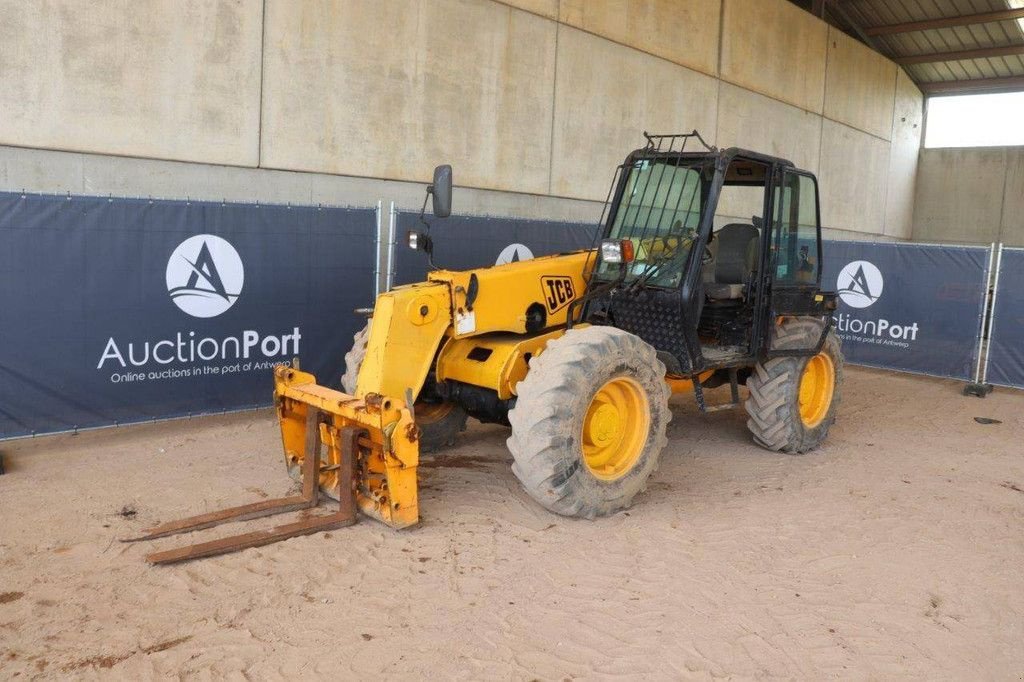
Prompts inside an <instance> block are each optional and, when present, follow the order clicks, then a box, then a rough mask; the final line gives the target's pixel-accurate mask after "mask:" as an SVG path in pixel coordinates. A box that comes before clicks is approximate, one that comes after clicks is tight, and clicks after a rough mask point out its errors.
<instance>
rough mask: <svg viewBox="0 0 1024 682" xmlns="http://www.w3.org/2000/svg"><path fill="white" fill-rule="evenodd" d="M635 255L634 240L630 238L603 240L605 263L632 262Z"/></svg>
mask: <svg viewBox="0 0 1024 682" xmlns="http://www.w3.org/2000/svg"><path fill="white" fill-rule="evenodd" d="M633 257H634V254H633V242H631V241H630V240H628V239H622V240H619V239H605V240H604V241H603V242H601V260H603V261H604V262H605V263H632V262H633Z"/></svg>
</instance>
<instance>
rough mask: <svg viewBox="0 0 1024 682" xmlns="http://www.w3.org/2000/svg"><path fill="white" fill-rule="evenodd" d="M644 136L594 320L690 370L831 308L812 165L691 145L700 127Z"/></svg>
mask: <svg viewBox="0 0 1024 682" xmlns="http://www.w3.org/2000/svg"><path fill="white" fill-rule="evenodd" d="M647 138H648V145H647V146H646V147H645V148H643V149H638V150H636V151H634V152H633V153H632V154H630V155H629V156H628V157H627V159H626V161H625V162H624V163H623V165H622V166H620V168H619V173H618V174H617V176H616V179H615V181H614V184H613V189H612V192H611V194H610V196H611V201H610V203H609V206H608V209H607V216H606V219H605V221H604V229H603V231H602V233H603V241H602V243H601V248H600V249H599V250H598V254H599V255H598V261H597V263H596V264H595V267H594V271H593V276H592V279H591V284H590V289H589V291H588V297H587V298H588V299H589V301H588V302H587V304H586V313H585V316H586V317H587V318H588V319H592V321H594V322H597V323H602V324H612V325H614V326H616V327H619V328H621V329H624V330H626V331H629V332H631V333H633V334H636V335H637V336H639V337H640V338H642V339H643V340H645V341H646V342H647V343H649V344H651V345H652V346H654V348H655V350H656V351H658V355H659V358H660V359H662V361H663V362H665V365H666V367H667V368H668V371H669V373H670V374H672V375H676V376H684V377H685V376H693V375H696V374H700V373H702V372H705V371H708V370H728V369H729V368H746V367H750V366H751V365H753V364H754V362H756V361H758V360H761V359H764V358H765V357H768V356H770V354H771V353H772V349H771V345H772V335H773V329H774V327H775V326H776V322H777V320H779V319H780V318H781V317H782V316H785V315H820V316H822V317H823V318H824V317H825V316H827V315H828V306H829V305H830V303H831V301H832V300H833V298H834V297H832V296H831V295H828V294H823V293H822V292H820V290H819V287H820V277H821V273H820V268H819V263H820V261H821V234H820V227H819V223H820V220H819V211H818V192H817V182H816V180H815V178H814V176H813V175H811V174H810V173H808V172H806V171H801V170H798V169H797V168H795V167H794V166H793V164H792V163H791V162H789V161H787V160H785V159H780V158H777V157H772V156H768V155H764V154H759V153H756V152H752V151H748V150H742V149H737V148H731V149H726V150H718V149H716V148H713V147H710V146H707V145H705V149H704V150H701V151H686V146H687V145H686V143H687V142H689V141H691V140H692V139H693V138H696V140H698V141H700V142H701V143H703V140H701V139H700V137H699V135H697V134H696V133H695V132H694V133H691V134H686V135H671V136H647ZM680 139H681V140H682V143H683V144H682V147H681V148H680V149H674V145H675V144H676V143H677V141H678V140H680ZM666 143H667V146H668V149H667V150H665V149H664V146H665V145H666ZM822 336H823V338H824V334H823V335H822ZM810 350H812V349H808V352H809V351H810ZM742 371H748V370H742ZM725 373H726V372H723V373H722V376H724V375H725Z"/></svg>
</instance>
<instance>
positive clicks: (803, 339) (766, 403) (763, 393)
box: [745, 318, 843, 454]
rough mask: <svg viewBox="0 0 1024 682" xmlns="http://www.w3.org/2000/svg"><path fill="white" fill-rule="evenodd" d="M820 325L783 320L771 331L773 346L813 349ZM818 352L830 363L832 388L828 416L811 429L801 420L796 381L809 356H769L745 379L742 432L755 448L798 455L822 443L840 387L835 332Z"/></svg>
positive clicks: (811, 321) (840, 364)
mask: <svg viewBox="0 0 1024 682" xmlns="http://www.w3.org/2000/svg"><path fill="white" fill-rule="evenodd" d="M823 324H824V323H823V322H821V321H820V320H816V319H808V318H793V319H791V320H788V321H786V322H785V323H783V324H782V325H781V326H780V327H777V328H776V339H775V341H774V345H773V348H776V349H779V350H783V349H787V348H791V349H794V348H813V347H814V345H815V344H817V342H818V339H819V338H821V330H822V326H823ZM821 352H822V353H823V354H826V355H827V356H828V358H829V359H830V360H831V362H832V367H833V368H834V387H833V391H832V400H831V403H830V404H829V406H828V411H827V413H826V414H825V416H824V417H823V418H822V419H821V421H820V422H818V423H817V424H815V425H813V426H808V425H806V424H805V423H804V420H803V419H802V418H801V416H800V381H801V378H802V377H803V374H804V369H805V368H806V367H807V365H808V363H809V362H811V360H812V359H813V358H806V357H789V358H774V359H772V360H768V361H767V362H764V363H758V364H757V365H756V366H755V367H754V371H753V373H752V374H751V375H750V378H749V379H747V388H748V389H749V391H750V395H749V397H748V398H747V402H746V405H745V407H746V410H747V414H748V415H749V417H750V418H749V419H748V420H747V428H748V429H750V432H751V433H752V434H753V435H754V440H755V441H756V442H757V443H758V444H759V445H761V446H763V447H765V448H767V449H769V450H774V451H776V452H786V453H789V454H802V453H805V452H809V451H810V450H814V449H815V448H817V447H818V446H819V445H821V444H822V443H823V442H824V441H825V438H826V437H827V436H828V430H829V428H830V427H831V426H832V424H833V422H835V419H836V410H837V409H838V408H839V402H840V398H841V396H842V385H843V353H842V349H841V347H840V344H839V339H838V337H836V335H835V332H834V331H830V332H829V334H828V336H827V337H826V339H825V344H824V346H823V347H822V349H821ZM822 404H824V403H822Z"/></svg>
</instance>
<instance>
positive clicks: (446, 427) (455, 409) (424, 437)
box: [341, 320, 466, 452]
mask: <svg viewBox="0 0 1024 682" xmlns="http://www.w3.org/2000/svg"><path fill="white" fill-rule="evenodd" d="M369 340H370V320H367V322H366V326H365V327H363V328H362V329H361V330H359V331H358V332H356V335H355V336H354V337H352V348H351V350H349V352H348V353H345V373H344V374H343V375H342V376H341V388H342V390H343V391H345V393H348V394H349V395H355V392H356V377H357V376H358V375H359V366H360V365H362V364H363V358H365V357H366V344H367V343H368V342H369ZM413 411H414V412H415V414H416V425H417V426H418V427H420V439H419V443H420V452H437V451H438V450H442V449H444V448H446V447H448V446H450V445H454V444H455V439H456V438H457V437H458V435H459V434H460V433H462V432H463V431H465V430H466V410H464V409H463V408H462V406H461V405H456V404H455V403H447V402H445V403H432V402H427V401H421V402H417V403H416V404H415V405H414V406H413Z"/></svg>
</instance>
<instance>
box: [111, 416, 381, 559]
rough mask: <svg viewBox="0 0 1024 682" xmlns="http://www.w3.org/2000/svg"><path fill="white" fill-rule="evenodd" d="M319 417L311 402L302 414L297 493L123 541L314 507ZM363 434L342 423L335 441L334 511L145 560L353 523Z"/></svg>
mask: <svg viewBox="0 0 1024 682" xmlns="http://www.w3.org/2000/svg"><path fill="white" fill-rule="evenodd" d="M321 422H322V416H321V412H320V411H319V410H317V409H315V408H310V409H309V410H308V411H307V415H306V447H305V457H304V458H303V461H302V494H301V495H292V496H290V497H281V498H278V499H275V500H263V501H261V502H255V503H253V504H243V505H241V506H239V507H231V508H230V509H222V510H220V511H215V512H210V513H208V514H200V515H198V516H192V517H189V518H186V519H181V520H178V521H172V522H170V523H165V524H162V525H159V526H156V527H154V528H150V529H149V530H148V531H147V532H146V533H145V534H144V535H142V536H141V537H137V538H132V539H131V540H128V542H132V541H136V540H153V539H156V538H162V537H166V536H168V535H176V534H178V533H188V532H191V531H195V530H203V529H205V528H212V527H213V526H218V525H220V524H222V523H231V522H234V521H248V520H249V519H256V518H260V517H262V516H271V515H273V514H283V513H286V512H291V511H297V510H300V509H311V508H313V507H316V506H317V503H318V502H319V493H320V486H319V481H320V469H321V462H320V447H321V439H320V424H321ZM365 435H366V430H365V429H362V428H359V427H357V426H343V427H341V428H340V429H339V434H338V441H339V443H338V444H339V445H340V448H339V449H340V454H341V457H340V458H339V459H340V461H339V462H338V464H337V465H335V466H336V468H337V471H338V476H337V481H338V487H337V491H336V493H337V499H338V511H336V512H334V513H333V514H326V515H320V516H309V517H307V518H304V519H301V520H299V521H295V522H293V523H286V524H283V525H280V526H275V527H274V528H271V529H269V530H258V531H253V532H251V533H243V534H241V535H233V536H231V537H226V538H220V539H218V540H211V541H209V542H201V543H198V544H194V545H186V546H184V547H177V548H175V549H169V550H165V551H162V552H154V553H152V554H148V555H147V556H146V561H148V562H149V563H151V564H173V563H177V562H179V561H189V560H190V559H200V558H203V557H209V556H216V555H218V554H228V553H230V552H237V551H239V550H242V549H247V548H249V547H260V546H262V545H269V544H271V543H273V542H278V541H280V540H286V539H288V538H293V537H296V536H299V535H309V534H311V533H318V532H320V531H324V530H331V529H334V528H341V527H343V526H350V525H352V524H354V523H355V522H356V498H355V490H354V488H353V486H354V484H355V459H356V457H357V453H358V450H357V448H358V447H359V439H360V438H361V437H365Z"/></svg>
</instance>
